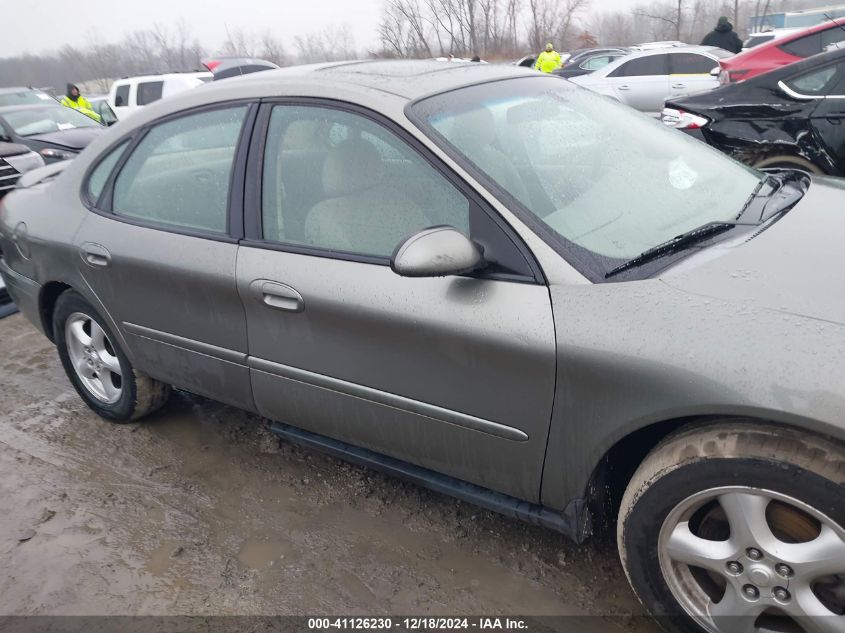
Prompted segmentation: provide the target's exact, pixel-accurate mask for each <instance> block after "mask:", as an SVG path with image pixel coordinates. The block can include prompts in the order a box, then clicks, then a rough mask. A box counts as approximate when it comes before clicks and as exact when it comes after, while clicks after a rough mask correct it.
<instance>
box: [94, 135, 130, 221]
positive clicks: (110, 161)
mask: <svg viewBox="0 0 845 633" xmlns="http://www.w3.org/2000/svg"><path fill="white" fill-rule="evenodd" d="M127 145H129V141H123V143H121V144H120V145H118V146H117V147H115V148H114V149H113V150H112V151H111V152H109V153H108V155H107V156H106V157H105V158H104V159H103V160H101V161H100V164H99V165H97V166H96V167H95V168H94V171H92V172H91V176H89V178H88V200H89V201H90V202H91V203H92V204H93V205H95V206H97V201H98V200H99V199H100V195H101V194H102V193H103V189H104V188H105V186H106V181H108V179H109V176H110V175H111V172H112V170H113V169H114V166H115V165H117V161H118V160H120V157H121V156H122V155H123V152H124V150H126V146H127Z"/></svg>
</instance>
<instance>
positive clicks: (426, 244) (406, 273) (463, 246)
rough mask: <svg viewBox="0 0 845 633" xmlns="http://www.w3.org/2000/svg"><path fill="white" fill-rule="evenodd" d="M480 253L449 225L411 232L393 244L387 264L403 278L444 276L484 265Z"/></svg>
mask: <svg viewBox="0 0 845 633" xmlns="http://www.w3.org/2000/svg"><path fill="white" fill-rule="evenodd" d="M484 264H485V262H484V256H483V255H482V254H481V251H480V250H479V249H478V247H477V246H476V245H475V244H473V242H472V241H470V239H469V238H468V237H466V236H465V235H464V234H463V233H461V232H460V231H458V230H456V229H453V228H452V227H451V226H435V227H432V228H430V229H425V230H423V231H420V232H419V233H415V234H414V235H412V236H411V237H409V238H408V239H406V240H405V241H404V242H402V243H401V244H399V246H397V247H396V250H395V251H393V257H392V258H391V259H390V267H391V268H392V269H393V272H395V273H396V274H397V275H401V276H403V277H445V276H447V275H460V274H463V273H468V272H471V271H473V270H478V269H480V268H483V267H484Z"/></svg>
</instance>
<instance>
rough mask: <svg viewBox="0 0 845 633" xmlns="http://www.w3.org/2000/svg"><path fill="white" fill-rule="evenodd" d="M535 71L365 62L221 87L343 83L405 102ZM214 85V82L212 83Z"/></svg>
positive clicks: (298, 69)
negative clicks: (303, 81) (286, 81)
mask: <svg viewBox="0 0 845 633" xmlns="http://www.w3.org/2000/svg"><path fill="white" fill-rule="evenodd" d="M536 76H539V75H538V73H537V72H536V71H533V70H530V69H526V68H520V67H515V66H513V65H511V64H471V63H459V62H458V63H456V62H452V63H450V62H439V61H436V60H401V61H398V60H367V61H352V62H337V63H327V64H311V65H307V66H293V67H288V68H281V69H279V70H268V71H265V72H261V73H253V74H251V75H244V76H242V77H236V78H233V79H230V80H227V81H226V82H220V83H218V84H217V85H208V86H204V87H203V90H210V89H214V88H217V86H220V85H222V84H226V85H227V87H231V88H232V89H234V88H236V87H240V88H245V87H246V86H247V85H252V86H262V85H272V84H275V83H278V82H279V81H284V80H288V79H292V80H305V81H309V82H310V81H316V82H331V83H333V84H337V83H342V84H347V85H350V86H357V87H361V88H367V89H371V90H378V91H381V92H385V93H388V94H392V95H395V96H399V97H403V98H405V99H408V100H412V99H416V98H418V97H421V96H424V95H428V94H436V93H440V92H446V91H449V90H453V89H456V88H460V87H462V86H467V85H470V84H474V83H484V82H486V81H494V80H496V79H506V78H509V77H536ZM215 83H216V82H215Z"/></svg>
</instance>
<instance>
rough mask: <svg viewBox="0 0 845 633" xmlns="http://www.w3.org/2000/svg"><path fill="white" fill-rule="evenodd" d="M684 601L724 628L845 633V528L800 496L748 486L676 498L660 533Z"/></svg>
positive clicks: (701, 618)
mask: <svg viewBox="0 0 845 633" xmlns="http://www.w3.org/2000/svg"><path fill="white" fill-rule="evenodd" d="M658 557H659V562H660V568H661V571H662V573H663V576H664V578H665V579H666V582H667V585H668V586H669V589H670V590H671V592H672V594H673V595H674V597H675V599H676V600H677V601H678V603H679V604H680V605H681V606H682V607H683V608H684V610H685V611H686V612H687V613H688V614H689V615H690V616H691V617H693V618H694V619H695V620H696V621H698V622H699V623H700V624H701V625H702V626H703V627H704V628H706V629H708V630H710V631H713V632H716V631H718V632H719V633H733V632H737V633H740V632H748V633H751V632H756V631H778V632H791V631H798V632H800V631H805V632H806V633H816V632H819V633H827V632H831V633H833V632H843V633H845V615H843V614H845V530H843V528H842V527H841V526H839V525H838V524H837V523H835V522H834V521H832V520H831V519H830V518H829V517H827V516H826V515H824V514H823V513H822V512H820V511H818V510H816V509H815V508H812V507H810V506H808V505H807V504H805V503H803V502H801V501H799V500H798V499H795V498H792V497H789V496H787V495H783V494H780V493H777V492H773V491H769V490H761V489H756V488H750V487H745V486H732V487H722V488H714V489H710V490H706V491H703V492H700V493H698V494H695V495H692V496H690V497H688V498H687V499H685V500H684V501H683V502H681V503H680V504H678V506H676V507H675V509H674V510H673V511H672V512H671V513H670V514H669V516H668V517H667V518H666V520H665V521H664V523H663V526H662V528H661V530H660V535H659V537H658Z"/></svg>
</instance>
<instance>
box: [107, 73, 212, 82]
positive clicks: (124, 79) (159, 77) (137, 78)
mask: <svg viewBox="0 0 845 633" xmlns="http://www.w3.org/2000/svg"><path fill="white" fill-rule="evenodd" d="M211 76H213V74H212V73H211V71H208V70H196V71H190V72H184V73H164V74H161V75H135V76H133V77H121V78H120V79H117V80H115V82H114V83H116V84H127V83H130V82H133V81H166V80H168V79H186V78H187V79H191V78H194V77H211Z"/></svg>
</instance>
